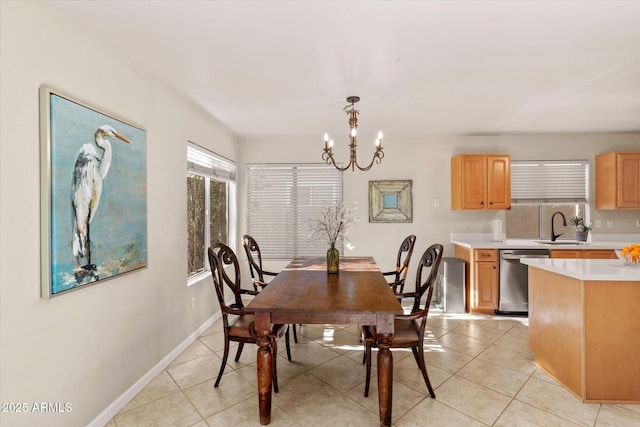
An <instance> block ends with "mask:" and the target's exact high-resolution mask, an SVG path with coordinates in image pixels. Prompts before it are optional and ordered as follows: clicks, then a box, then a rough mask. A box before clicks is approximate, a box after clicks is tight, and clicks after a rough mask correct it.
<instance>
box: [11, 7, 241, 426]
mask: <svg viewBox="0 0 640 427" xmlns="http://www.w3.org/2000/svg"><path fill="white" fill-rule="evenodd" d="M0 19H1V21H0V31H1V33H0V43H1V46H0V47H1V56H0V60H1V68H0V91H1V94H2V95H1V97H0V102H1V104H0V122H1V124H0V153H1V154H0V167H1V168H0V202H1V203H0V236H1V238H0V279H1V283H0V318H1V326H0V328H1V329H0V332H1V350H0V356H1V357H0V358H1V361H0V378H1V386H0V402H25V403H28V404H32V403H35V402H47V403H55V402H61V403H63V404H64V403H67V402H68V403H71V404H72V411H71V412H69V413H48V414H46V413H45V414H35V413H31V414H7V413H2V414H0V417H1V419H0V425H3V426H36V425H40V426H45V425H46V426H56V425H58V426H82V425H86V424H87V423H89V422H91V421H92V420H93V419H95V418H96V416H98V414H100V413H101V412H102V411H103V410H104V409H105V408H106V407H108V406H109V405H110V404H111V403H112V402H114V400H116V399H117V398H118V396H120V395H121V394H122V393H123V392H125V391H126V390H127V389H128V388H129V387H131V386H132V384H134V383H135V382H136V381H137V380H138V379H139V378H141V377H142V376H143V375H144V374H145V373H146V372H148V371H149V370H150V369H151V368H152V367H153V366H154V365H156V364H157V363H158V362H159V361H161V360H162V359H163V357H165V356H166V355H167V354H169V353H170V352H171V351H172V350H173V349H174V348H176V346H178V345H179V344H180V343H182V342H183V340H185V339H186V338H187V337H188V336H189V335H190V334H191V333H193V332H194V331H195V330H196V329H198V327H200V326H201V325H203V324H204V323H205V322H206V321H207V320H208V319H210V318H211V317H212V316H213V315H214V312H217V311H218V310H219V309H218V307H217V301H216V300H215V296H214V294H213V292H212V286H211V283H210V281H209V280H203V281H202V282H201V283H198V284H196V285H193V286H191V287H188V288H187V286H186V242H185V236H186V208H185V200H186V185H185V171H186V150H185V144H186V140H192V141H195V142H197V143H199V144H200V145H204V146H207V147H208V148H210V149H212V150H214V151H215V152H218V153H220V154H221V155H224V156H226V157H229V158H231V159H235V158H237V157H238V153H237V150H238V144H237V143H236V142H235V141H234V139H233V138H232V137H231V134H230V133H229V132H228V131H227V130H225V128H224V127H223V126H221V125H220V124H219V123H218V122H217V121H216V120H215V119H214V118H212V117H211V116H209V115H208V114H206V113H204V112H203V111H202V110H200V109H199V108H197V107H195V106H193V105H191V104H189V103H187V102H185V101H184V100H182V99H181V98H179V97H177V96H176V95H174V94H173V93H172V92H170V91H169V90H167V89H166V88H165V87H163V86H161V85H159V84H157V83H155V82H154V81H153V80H152V79H150V78H149V77H148V76H146V75H143V74H141V73H140V72H139V71H137V70H136V69H133V68H132V67H131V66H130V64H128V63H127V62H125V61H123V60H122V59H121V58H120V57H119V56H118V55H117V54H114V53H113V52H110V51H109V50H108V49H107V48H106V47H105V46H104V45H103V44H102V43H101V42H100V41H99V40H96V39H94V38H93V37H92V36H90V35H89V34H88V33H86V32H85V31H83V30H82V29H81V28H80V27H79V26H78V25H77V23H75V22H72V21H70V20H69V19H68V18H66V17H65V16H63V15H60V14H59V13H58V12H57V11H56V10H55V9H54V8H50V6H48V5H46V4H42V3H39V2H7V1H2V2H0ZM105 25H108V24H106V23H105ZM42 84H45V85H49V86H52V87H54V88H56V89H58V90H60V91H62V92H63V93H66V94H67V95H69V96H72V97H75V98H77V99H78V100H80V101H83V102H85V103H87V104H90V105H93V106H95V107H97V108H99V109H101V110H103V111H105V112H110V113H114V114H117V115H118V116H120V117H122V118H124V119H128V120H130V121H132V122H133V123H135V124H138V125H140V126H142V127H144V128H145V129H146V131H147V163H148V164H147V168H148V169H147V185H148V188H147V203H148V241H147V244H148V268H146V269H144V270H140V271H135V272H132V273H129V274H126V275H123V276H121V277H117V278H114V279H110V280H108V281H105V282H104V283H100V284H98V285H94V286H91V287H88V288H84V289H81V290H78V291H75V292H71V293H69V294H66V295H62V296H59V297H56V298H54V299H51V300H43V299H41V298H40V234H39V233H40V230H39V224H40V188H39V179H40V163H39V158H40V139H39V99H38V88H39V87H40V85H42ZM192 297H196V298H197V305H196V308H195V309H194V310H192V309H191V298H192Z"/></svg>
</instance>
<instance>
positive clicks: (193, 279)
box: [187, 271, 211, 287]
mask: <svg viewBox="0 0 640 427" xmlns="http://www.w3.org/2000/svg"><path fill="white" fill-rule="evenodd" d="M210 275H211V272H210V271H201V272H200V273H198V274H194V275H193V276H191V277H189V278H188V279H187V287H189V286H192V285H195V284H197V283H200V282H201V281H203V280H205V279H207V278H208V277H209V276H210Z"/></svg>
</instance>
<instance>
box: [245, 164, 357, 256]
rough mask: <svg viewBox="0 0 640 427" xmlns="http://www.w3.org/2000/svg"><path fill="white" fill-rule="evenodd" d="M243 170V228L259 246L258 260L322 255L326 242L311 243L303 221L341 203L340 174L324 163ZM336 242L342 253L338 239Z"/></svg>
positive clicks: (253, 167) (257, 165)
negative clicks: (323, 243) (244, 198)
mask: <svg viewBox="0 0 640 427" xmlns="http://www.w3.org/2000/svg"><path fill="white" fill-rule="evenodd" d="M246 172H247V173H246V184H247V189H246V201H247V205H246V229H247V234H249V235H251V236H252V237H253V238H255V239H256V241H257V242H258V244H259V245H260V251H261V255H262V258H263V259H267V260H291V259H292V258H295V257H297V256H311V255H316V256H317V255H321V254H322V255H325V254H326V251H327V249H328V248H329V246H328V244H327V245H326V246H322V243H318V244H313V243H312V242H311V241H310V239H309V234H310V229H308V226H306V225H305V222H306V221H307V220H309V219H313V218H318V217H319V216H320V213H321V209H322V207H323V206H324V205H325V204H326V203H335V202H342V201H343V197H344V180H343V173H342V172H341V171H338V170H337V169H335V168H334V167H333V166H331V165H326V164H324V163H250V164H247V165H246ZM289 174H290V175H291V177H290V179H289V178H288V175H289ZM265 183H267V185H265ZM283 192H284V193H283ZM274 196H275V197H274ZM270 197H271V199H272V200H274V202H273V203H270V200H269V198H270ZM257 205H259V206H260V208H256V206H257ZM276 211H277V212H279V214H277V215H276V214H273V213H274V212H276ZM268 212H270V213H271V214H269V213H268ZM285 218H287V219H285ZM292 240H293V241H294V242H293V244H291V241H292ZM336 243H337V244H336V247H337V248H338V250H339V251H340V253H343V252H344V249H343V246H344V245H343V243H344V242H343V241H342V239H338V241H337V242H336Z"/></svg>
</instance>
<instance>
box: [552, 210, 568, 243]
mask: <svg viewBox="0 0 640 427" xmlns="http://www.w3.org/2000/svg"><path fill="white" fill-rule="evenodd" d="M558 214H560V216H561V217H562V225H564V226H565V227H566V226H567V218H565V216H564V214H563V213H562V212H554V213H553V215H551V241H552V242H555V241H556V239H557V238H558V237H560V236H562V235H563V234H564V233H560V234H555V230H554V228H553V219H554V218H555V217H556V215H558Z"/></svg>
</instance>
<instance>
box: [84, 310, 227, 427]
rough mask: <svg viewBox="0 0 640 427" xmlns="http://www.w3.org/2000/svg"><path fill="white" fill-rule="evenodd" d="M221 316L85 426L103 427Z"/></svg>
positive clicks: (200, 328) (206, 325) (163, 360)
mask: <svg viewBox="0 0 640 427" xmlns="http://www.w3.org/2000/svg"><path fill="white" fill-rule="evenodd" d="M220 316H221V313H220V311H218V312H217V313H216V314H214V315H213V316H212V317H211V318H209V319H208V320H207V321H206V322H204V323H203V324H202V325H200V327H199V328H198V329H196V330H195V331H194V332H193V333H192V334H191V335H189V336H188V337H187V338H186V339H185V340H184V341H182V342H181V343H180V344H179V345H178V346H177V347H176V348H174V349H173V350H172V351H171V352H170V353H169V354H167V355H166V356H165V357H164V358H163V359H162V360H161V361H160V362H158V363H157V364H156V365H155V366H154V367H153V368H151V369H150V370H149V371H148V372H147V373H146V374H144V375H143V376H142V377H141V378H140V379H139V380H138V381H136V382H135V383H134V384H133V385H132V386H131V387H129V389H128V390H127V391H125V392H124V393H122V394H121V395H120V396H119V397H118V398H117V399H116V400H114V401H113V402H112V403H111V404H110V405H109V406H107V407H106V408H105V410H104V411H102V412H101V413H100V414H99V415H98V416H97V417H96V418H94V419H93V421H91V422H90V423H89V424H88V425H87V426H88V427H103V426H104V425H105V424H107V423H108V422H109V421H110V420H111V419H112V418H113V417H115V416H116V414H117V413H118V412H120V410H121V409H122V408H124V407H125V406H126V405H127V403H129V402H130V401H131V399H133V398H134V397H135V396H136V395H137V394H138V393H140V391H142V389H143V388H145V387H146V386H147V384H149V383H150V382H151V381H153V379H154V378H155V377H157V376H158V375H159V374H160V373H161V372H162V371H163V370H164V369H165V368H166V367H167V366H169V364H170V363H171V362H172V361H173V360H174V359H175V358H176V357H178V356H179V355H180V354H181V353H182V352H183V351H184V350H185V349H186V348H187V347H189V346H190V345H191V344H192V343H193V342H195V340H197V339H198V337H199V336H200V335H202V333H203V332H204V331H206V330H207V329H208V328H209V326H211V325H213V322H215V321H216V320H218V319H219V318H220Z"/></svg>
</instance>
